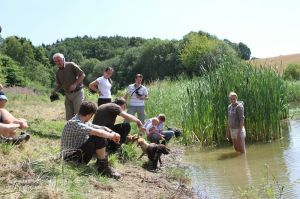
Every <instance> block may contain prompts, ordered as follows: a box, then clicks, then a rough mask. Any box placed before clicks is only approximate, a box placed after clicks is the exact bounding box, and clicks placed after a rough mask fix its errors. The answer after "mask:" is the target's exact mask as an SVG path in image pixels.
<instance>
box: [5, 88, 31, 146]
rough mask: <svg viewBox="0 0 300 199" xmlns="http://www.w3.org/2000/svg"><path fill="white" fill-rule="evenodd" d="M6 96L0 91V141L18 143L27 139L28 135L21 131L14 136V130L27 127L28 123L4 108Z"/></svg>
mask: <svg viewBox="0 0 300 199" xmlns="http://www.w3.org/2000/svg"><path fill="white" fill-rule="evenodd" d="M6 102H7V97H6V96H5V95H4V93H3V92H2V91H0V143H10V144H20V143H21V142H22V141H27V140H28V139H29V138H30V135H29V134H27V133H26V132H22V133H21V135H19V136H16V132H15V130H16V129H17V128H20V129H22V130H24V129H27V128H28V125H27V123H26V121H25V120H24V119H17V118H15V117H14V116H13V115H12V114H11V113H9V112H8V111H7V110H6V109H5V105H6Z"/></svg>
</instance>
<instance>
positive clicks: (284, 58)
mask: <svg viewBox="0 0 300 199" xmlns="http://www.w3.org/2000/svg"><path fill="white" fill-rule="evenodd" d="M250 63H252V64H253V65H256V66H258V67H259V66H264V67H270V68H275V69H276V70H277V71H278V72H279V74H282V73H283V71H284V69H285V68H286V67H287V66H288V65H289V64H300V54H292V55H281V56H277V57H268V58H261V59H254V60H251V61H250Z"/></svg>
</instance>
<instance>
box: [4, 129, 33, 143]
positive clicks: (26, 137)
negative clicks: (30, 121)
mask: <svg viewBox="0 0 300 199" xmlns="http://www.w3.org/2000/svg"><path fill="white" fill-rule="evenodd" d="M29 139H30V135H29V134H28V133H26V132H21V135H19V136H18V137H4V136H1V137H0V143H7V144H13V145H18V144H20V143H21V142H23V141H25V142H27V141H28V140H29Z"/></svg>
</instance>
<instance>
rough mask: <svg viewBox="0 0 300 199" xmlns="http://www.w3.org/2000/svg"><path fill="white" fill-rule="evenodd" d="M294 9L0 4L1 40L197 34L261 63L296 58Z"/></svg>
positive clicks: (209, 2)
mask: <svg viewBox="0 0 300 199" xmlns="http://www.w3.org/2000/svg"><path fill="white" fill-rule="evenodd" d="M299 8H300V1H299V0H251V1H250V0H106V1H104V0H51V1H50V0H26V1H24V0H0V26H1V27H2V33H1V37H3V38H6V37H8V36H13V35H16V36H19V37H26V38H27V39H29V40H30V41H32V43H33V44H34V45H36V46H37V45H41V44H43V43H44V44H52V43H54V42H56V41H57V40H60V39H65V38H72V37H76V36H84V35H87V36H92V37H98V36H114V35H120V36H127V37H132V36H135V37H143V38H153V37H155V38H161V39H169V40H171V39H176V40H180V39H182V38H183V36H184V35H186V34H188V33H189V32H191V31H200V30H201V31H205V32H208V33H210V34H212V35H215V36H216V37H218V38H219V39H229V40H230V41H232V42H235V43H238V42H243V43H245V44H246V45H247V46H248V47H249V48H250V49H251V52H252V56H253V57H259V58H264V57H274V56H279V55H287V54H296V53H300V12H299Z"/></svg>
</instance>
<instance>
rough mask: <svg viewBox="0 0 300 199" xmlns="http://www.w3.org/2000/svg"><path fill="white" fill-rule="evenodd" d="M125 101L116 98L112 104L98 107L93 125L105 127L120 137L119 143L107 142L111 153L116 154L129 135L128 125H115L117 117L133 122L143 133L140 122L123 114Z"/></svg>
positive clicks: (131, 116) (129, 128)
mask: <svg viewBox="0 0 300 199" xmlns="http://www.w3.org/2000/svg"><path fill="white" fill-rule="evenodd" d="M125 110H126V101H125V99H124V98H118V99H116V100H115V101H114V102H112V103H106V104H102V105H101V106H99V107H98V109H97V111H96V113H95V117H94V119H93V124H96V125H100V126H106V127H108V128H110V129H112V130H114V131H115V132H117V133H119V134H120V136H121V141H120V143H114V142H109V144H108V148H109V150H110V151H111V152H116V151H117V149H118V148H119V147H120V145H121V144H123V143H124V142H125V141H126V136H127V135H128V134H129V132H130V130H131V127H130V124H129V123H120V124H116V125H115V122H116V118H117V116H118V115H119V116H121V117H122V118H123V119H125V120H126V121H129V122H135V123H136V124H137V126H138V128H139V129H140V130H141V131H144V130H145V129H144V128H143V124H142V122H141V121H140V120H139V119H138V118H136V117H135V116H133V115H130V114H128V113H126V112H125Z"/></svg>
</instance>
